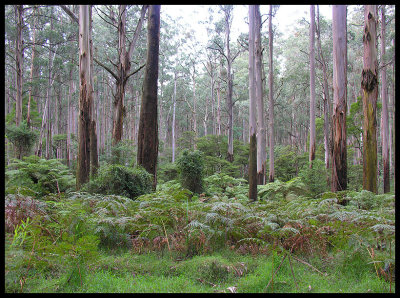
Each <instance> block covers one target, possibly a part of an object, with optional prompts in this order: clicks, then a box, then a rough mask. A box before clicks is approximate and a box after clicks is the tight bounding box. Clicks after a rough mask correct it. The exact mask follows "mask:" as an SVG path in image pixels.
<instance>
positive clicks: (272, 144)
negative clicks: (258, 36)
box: [259, 5, 278, 183]
mask: <svg viewBox="0 0 400 298" xmlns="http://www.w3.org/2000/svg"><path fill="white" fill-rule="evenodd" d="M277 8H278V7H276V9H277ZM275 13H276V10H275ZM273 14H274V13H273V6H272V5H270V7H269V21H268V45H269V56H268V59H269V60H268V62H269V65H268V67H269V71H268V74H269V79H268V81H269V85H268V86H269V88H268V89H269V177H268V180H269V182H274V180H275V167H274V148H275V132H274V120H275V116H274V105H275V103H274V89H273V87H274V68H273V65H274V64H273V47H274V34H273V28H272V18H273ZM259 102H260V104H261V109H262V110H264V106H263V104H262V101H259ZM260 117H261V114H260V112H259V118H260ZM260 123H261V126H262V125H263V124H262V122H260ZM265 137H266V136H265V133H264V134H263V135H262V136H261V140H263V138H265ZM262 142H263V143H264V145H263V146H262V148H260V150H265V141H262ZM262 158H264V157H262ZM264 182H265V181H264ZM259 183H260V181H259Z"/></svg>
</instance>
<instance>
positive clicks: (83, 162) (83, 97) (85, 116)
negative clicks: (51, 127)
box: [76, 5, 92, 190]
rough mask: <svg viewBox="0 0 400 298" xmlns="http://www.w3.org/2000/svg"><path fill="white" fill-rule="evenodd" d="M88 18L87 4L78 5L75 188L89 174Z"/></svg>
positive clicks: (85, 180) (84, 180) (90, 98)
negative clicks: (78, 80)
mask: <svg viewBox="0 0 400 298" xmlns="http://www.w3.org/2000/svg"><path fill="white" fill-rule="evenodd" d="M89 22H90V18H89V6H88V5H80V6H79V73H80V76H79V78H80V94H79V118H78V163H77V173H76V188H77V190H79V189H80V188H81V186H82V185H83V184H84V183H86V182H88V181H89V175H90V127H91V122H92V121H91V114H92V113H91V107H92V102H91V101H92V86H91V85H90V81H91V80H90V73H91V69H90V40H89V39H90V34H89V29H90V25H89Z"/></svg>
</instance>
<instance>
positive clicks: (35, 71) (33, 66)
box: [26, 6, 38, 127]
mask: <svg viewBox="0 0 400 298" xmlns="http://www.w3.org/2000/svg"><path fill="white" fill-rule="evenodd" d="M37 13H38V7H37V6H34V7H33V14H34V16H33V17H34V20H33V37H32V58H31V73H30V86H29V98H28V112H27V115H26V124H27V125H28V127H30V124H31V123H30V122H31V102H32V93H33V95H35V96H37V94H36V91H37V88H35V90H33V87H32V85H33V77H34V76H35V77H37V75H38V68H37V66H36V63H35V54H36V52H37V51H36V26H37V20H38V17H37Z"/></svg>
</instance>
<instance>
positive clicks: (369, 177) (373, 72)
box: [361, 5, 378, 193]
mask: <svg viewBox="0 0 400 298" xmlns="http://www.w3.org/2000/svg"><path fill="white" fill-rule="evenodd" d="M375 15H376V5H366V6H365V10H364V19H365V27H364V36H363V43H364V59H363V64H364V65H363V71H362V81H361V88H362V89H363V114H364V121H363V145H364V146H363V189H366V190H369V191H371V192H375V193H377V192H378V188H377V164H378V163H377V162H378V158H377V140H376V126H377V122H376V101H377V97H378V79H377V70H378V61H377V55H376V17H375Z"/></svg>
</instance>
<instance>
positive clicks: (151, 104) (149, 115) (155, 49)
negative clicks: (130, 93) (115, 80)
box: [137, 5, 160, 189]
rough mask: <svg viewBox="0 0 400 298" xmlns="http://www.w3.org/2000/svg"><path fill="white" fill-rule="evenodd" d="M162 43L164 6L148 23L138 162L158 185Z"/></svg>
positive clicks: (151, 13)
mask: <svg viewBox="0 0 400 298" xmlns="http://www.w3.org/2000/svg"><path fill="white" fill-rule="evenodd" d="M159 42H160V5H151V6H150V8H149V17H148V23H147V59H146V68H145V74H144V81H143V94H142V103H141V109H140V120H139V132H138V152H137V163H138V165H141V166H143V167H144V168H145V169H146V170H147V171H148V172H149V173H150V174H152V175H154V180H153V189H155V188H156V185H157V155H158V115H157V81H158V60H159V57H158V55H159Z"/></svg>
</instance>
